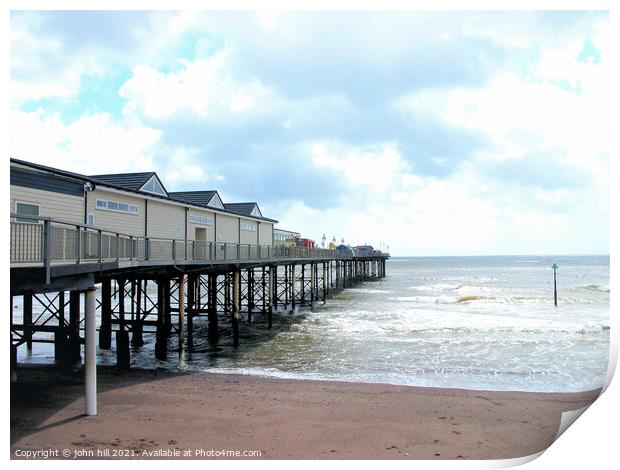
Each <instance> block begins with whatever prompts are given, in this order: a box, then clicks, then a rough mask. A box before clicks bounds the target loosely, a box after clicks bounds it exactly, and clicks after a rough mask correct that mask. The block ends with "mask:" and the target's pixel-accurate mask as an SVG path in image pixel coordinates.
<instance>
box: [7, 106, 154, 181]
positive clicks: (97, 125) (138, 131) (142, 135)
mask: <svg viewBox="0 0 620 470" xmlns="http://www.w3.org/2000/svg"><path fill="white" fill-rule="evenodd" d="M10 136H11V138H10V152H11V156H13V157H16V158H19V159H22V160H29V161H34V162H38V163H42V164H45V165H49V166H52V167H57V168H62V169H65V170H69V171H75V172H77V173H82V174H86V175H93V174H99V173H108V172H110V170H112V171H118V172H121V171H127V172H130V171H145V170H150V169H152V168H153V166H154V158H153V156H154V153H155V148H156V146H157V144H158V141H159V131H157V130H155V129H150V128H147V127H143V126H139V125H131V124H127V123H123V124H119V123H118V122H116V121H115V120H114V119H113V118H112V116H110V115H109V114H94V115H84V116H82V117H81V118H80V119H78V120H76V121H74V122H72V123H70V124H68V125H66V124H64V123H63V122H62V120H61V118H60V116H59V115H58V114H48V113H45V112H43V111H41V110H39V111H35V112H20V111H13V112H12V113H11V129H10Z"/></svg>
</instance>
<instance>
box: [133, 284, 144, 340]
mask: <svg viewBox="0 0 620 470" xmlns="http://www.w3.org/2000/svg"><path fill="white" fill-rule="evenodd" d="M146 282H147V281H144V284H145V285H144V295H146ZM131 292H132V294H133V298H132V304H134V305H135V310H134V311H133V315H132V317H133V318H132V319H133V322H132V324H131V345H132V346H134V347H140V346H143V345H144V338H143V337H142V330H143V325H142V280H141V279H138V280H137V281H134V282H133V285H132V289H131Z"/></svg>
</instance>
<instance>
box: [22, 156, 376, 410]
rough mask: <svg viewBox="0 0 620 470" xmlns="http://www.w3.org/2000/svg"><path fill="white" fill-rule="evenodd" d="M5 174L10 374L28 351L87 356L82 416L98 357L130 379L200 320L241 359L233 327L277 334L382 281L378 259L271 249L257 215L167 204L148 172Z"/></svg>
mask: <svg viewBox="0 0 620 470" xmlns="http://www.w3.org/2000/svg"><path fill="white" fill-rule="evenodd" d="M10 164H11V167H10V181H11V185H10V204H11V215H10V262H11V281H10V290H11V319H10V322H11V370H12V373H15V371H16V365H17V349H18V348H21V347H25V348H26V350H27V351H32V348H33V344H35V343H52V344H53V346H54V357H55V359H56V360H57V361H58V362H60V363H62V364H64V365H66V366H67V367H75V366H76V365H79V364H81V363H82V354H84V358H83V359H84V366H85V367H84V369H85V377H86V378H85V383H86V408H85V409H86V413H87V414H96V351H97V347H99V348H100V349H104V350H105V349H111V348H113V347H114V348H115V350H116V357H117V365H118V367H120V368H127V367H129V365H130V344H131V345H133V346H135V347H140V346H142V345H143V344H144V339H143V338H144V336H143V335H145V334H153V335H154V336H155V355H156V357H157V358H159V359H164V358H166V356H167V355H168V353H169V346H168V343H169V340H170V338H171V337H172V336H176V338H177V340H178V341H177V344H178V347H177V350H178V353H179V356H180V357H182V356H183V355H184V352H185V351H186V350H192V348H193V343H194V337H195V332H194V323H195V322H196V321H198V320H200V319H201V317H203V318H204V321H205V323H206V325H207V328H206V333H205V334H206V335H207V336H208V341H209V343H211V344H218V342H219V341H220V327H221V326H222V325H223V324H224V323H226V324H227V326H228V327H229V328H230V330H232V343H233V346H234V347H236V346H238V344H239V341H240V339H239V324H240V323H241V322H245V323H247V324H248V325H251V324H252V323H255V322H256V321H264V322H265V323H266V324H267V327H268V328H271V327H272V324H273V321H274V313H275V312H281V313H283V314H287V313H293V312H294V311H295V309H296V307H297V306H304V305H308V306H313V305H314V304H315V303H316V302H326V300H327V298H328V297H329V295H331V294H332V293H333V292H336V291H337V290H340V289H343V288H346V287H349V286H351V285H353V284H355V283H357V282H359V281H363V280H372V279H381V278H382V277H384V276H385V261H386V259H387V258H388V255H387V254H384V253H375V252H371V251H367V252H365V253H363V254H355V253H352V252H342V251H338V250H330V249H321V248H305V247H297V246H286V245H280V244H278V243H276V240H275V237H274V232H275V233H278V232H276V230H277V229H275V228H274V225H275V224H276V223H277V220H275V219H270V218H267V217H264V216H263V214H262V212H261V210H260V208H259V206H258V204H257V203H256V202H249V203H225V202H223V201H222V198H221V197H220V195H219V194H218V192H217V191H215V190H210V191H187V192H168V191H167V190H166V188H165V186H164V183H163V181H162V179H160V177H159V176H158V175H157V174H156V173H155V172H147V173H128V174H107V175H92V176H89V175H81V174H77V173H74V172H69V171H65V170H60V169H56V168H51V167H47V166H43V165H39V164H35V163H31V162H26V161H23V160H18V159H11V163H10ZM282 232H284V231H282ZM287 233H289V234H290V233H293V232H287ZM82 345H83V346H84V347H83V348H82Z"/></svg>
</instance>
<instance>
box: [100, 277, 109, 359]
mask: <svg viewBox="0 0 620 470" xmlns="http://www.w3.org/2000/svg"><path fill="white" fill-rule="evenodd" d="M111 346H112V280H111V279H103V280H102V281H101V326H100V327H99V347H100V348H101V349H110V347H111Z"/></svg>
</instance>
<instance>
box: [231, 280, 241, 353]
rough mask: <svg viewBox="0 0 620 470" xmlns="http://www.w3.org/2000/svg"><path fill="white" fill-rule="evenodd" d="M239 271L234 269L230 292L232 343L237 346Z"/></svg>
mask: <svg viewBox="0 0 620 470" xmlns="http://www.w3.org/2000/svg"><path fill="white" fill-rule="evenodd" d="M240 275H241V273H240V271H239V270H238V269H236V270H235V271H234V273H233V286H232V287H233V292H232V302H233V305H232V330H233V344H234V346H235V347H239V300H240V299H239V296H240V293H241V292H240V284H239V278H240V277H241V276H240Z"/></svg>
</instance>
